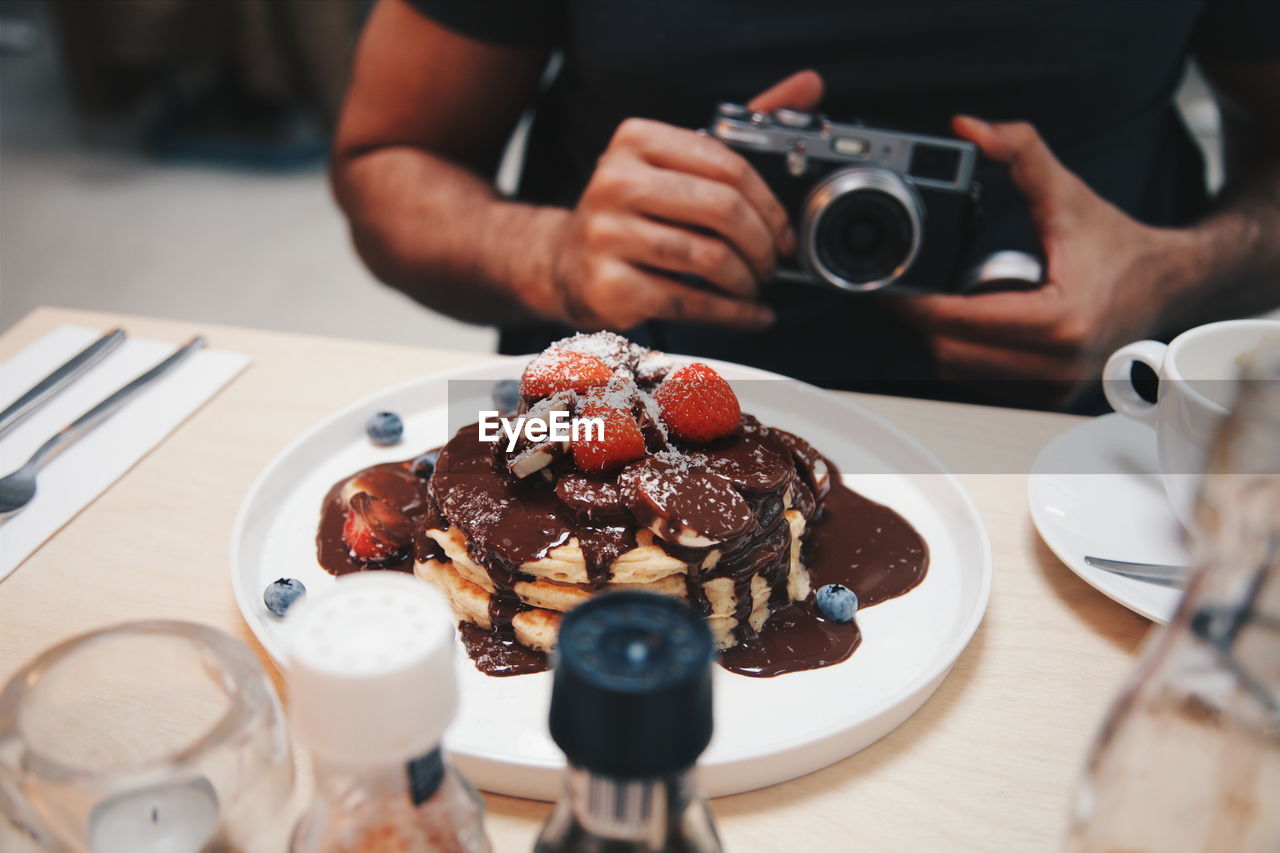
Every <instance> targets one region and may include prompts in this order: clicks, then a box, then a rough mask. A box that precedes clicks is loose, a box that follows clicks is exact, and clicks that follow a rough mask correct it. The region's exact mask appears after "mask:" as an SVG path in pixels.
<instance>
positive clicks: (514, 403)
mask: <svg viewBox="0 0 1280 853" xmlns="http://www.w3.org/2000/svg"><path fill="white" fill-rule="evenodd" d="M489 396H490V397H492V398H493V404H494V405H495V406H497V407H498V411H499V412H514V411H515V410H516V409H518V408H520V383H519V382H517V381H515V380H514V379H504V380H502V381H501V382H498V383H496V384H495V385H494V386H493V390H492V391H490V392H489Z"/></svg>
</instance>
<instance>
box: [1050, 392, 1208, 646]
mask: <svg viewBox="0 0 1280 853" xmlns="http://www.w3.org/2000/svg"><path fill="white" fill-rule="evenodd" d="M1027 500H1028V501H1029V503H1030V504H1031V518H1032V520H1033V521H1034V522H1035V525H1036V530H1038V531H1040V536H1041V537H1042V538H1043V539H1044V541H1045V544H1046V545H1048V546H1049V549H1050V550H1052V551H1053V553H1055V554H1057V555H1058V559H1060V560H1062V562H1064V563H1066V564H1067V567H1068V568H1070V569H1071V571H1073V572H1075V573H1076V574H1077V575H1079V576H1080V577H1081V578H1083V579H1084V580H1085V582H1086V583H1088V584H1089V585H1090V586H1092V587H1094V588H1095V589H1097V590H1098V591H1100V592H1102V593H1103V594H1104V595H1107V596H1108V597H1110V598H1113V599H1115V600H1116V601H1118V602H1120V603H1121V604H1123V605H1124V606H1125V607H1127V608H1129V609H1130V610H1132V611H1134V612H1135V613H1140V614H1142V615H1143V616H1145V617H1147V618H1148V619H1152V620H1154V621H1156V622H1159V623H1161V624H1164V623H1165V622H1168V621H1169V619H1170V618H1171V617H1172V616H1173V611H1174V610H1175V609H1176V608H1177V606H1178V599H1180V598H1181V597H1182V591H1181V590H1179V589H1174V588H1172V587H1167V586H1161V585H1159V584H1155V583H1150V582H1148V581H1140V580H1135V579H1133V578H1126V577H1123V576H1121V575H1117V574H1115V573H1114V572H1108V571H1106V570H1105V569H1096V568H1094V567H1093V566H1090V565H1089V564H1088V563H1086V562H1085V561H1084V558H1085V555H1089V556H1093V557H1105V558H1108V559H1112V560H1129V561H1132V562H1135V563H1164V564H1168V565H1186V564H1187V563H1188V562H1190V559H1191V557H1190V554H1189V553H1188V551H1187V546H1186V544H1185V542H1184V539H1183V531H1182V525H1181V524H1179V522H1178V519H1177V516H1175V515H1174V514H1173V509H1172V508H1171V507H1170V506H1169V499H1168V498H1167V497H1166V496H1165V493H1164V485H1163V483H1162V482H1161V479H1160V467H1159V463H1158V462H1157V461H1156V436H1155V433H1154V432H1153V431H1152V430H1151V428H1150V427H1147V426H1144V425H1142V424H1139V423H1135V422H1134V421H1131V420H1129V419H1128V418H1126V417H1124V416H1123V415H1118V414H1110V415H1103V416H1102V417H1099V418H1094V419H1093V420H1091V421H1086V422H1085V423H1082V424H1080V425H1079V426H1075V427H1072V428H1071V429H1069V430H1067V431H1066V432H1064V433H1063V434H1062V435H1060V436H1058V437H1057V438H1055V439H1054V440H1053V441H1051V442H1049V443H1048V444H1047V445H1046V446H1045V448H1044V450H1042V451H1040V455H1039V456H1037V457H1036V461H1035V464H1033V465H1032V466H1031V476H1030V477H1029V478H1028V482H1027Z"/></svg>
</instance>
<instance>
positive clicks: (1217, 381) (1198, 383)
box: [1102, 320, 1280, 534]
mask: <svg viewBox="0 0 1280 853" xmlns="http://www.w3.org/2000/svg"><path fill="white" fill-rule="evenodd" d="M1275 338H1280V321H1277V320H1227V321H1224V322H1221V323H1209V324H1207V325H1204V326H1197V327H1196V328H1194V329H1188V330H1187V331H1185V332H1183V333H1182V334H1181V335H1178V337H1176V338H1174V339H1173V340H1172V341H1171V342H1170V343H1169V344H1167V345H1166V344H1162V343H1160V342H1159V341H1137V342H1135V343H1132V344H1128V345H1127V346H1123V347H1121V348H1120V349H1118V350H1116V351H1115V352H1114V353H1112V355H1111V358H1109V359H1107V364H1106V367H1104V368H1103V369H1102V390H1103V392H1104V393H1105V394H1106V395H1107V402H1109V403H1110V404H1111V407H1112V408H1114V409H1115V410H1116V411H1117V412H1119V413H1120V414H1122V415H1125V416H1126V417H1129V418H1132V419H1133V420H1135V421H1139V422H1140V423H1144V424H1146V425H1147V426H1149V427H1151V428H1152V429H1154V430H1155V434H1156V436H1155V437H1156V451H1157V454H1158V457H1159V460H1160V472H1161V475H1162V477H1163V479H1164V490H1165V494H1167V495H1168V496H1169V503H1170V504H1172V506H1173V511H1174V513H1176V514H1177V516H1178V519H1179V520H1180V521H1181V522H1182V524H1183V526H1184V527H1186V528H1187V530H1188V531H1189V532H1191V533H1192V534H1194V533H1195V525H1194V523H1193V521H1192V518H1193V509H1194V506H1195V499H1196V491H1197V489H1198V488H1199V486H1200V478H1201V474H1202V473H1203V471H1204V466H1205V462H1206V454H1207V452H1208V449H1209V442H1210V441H1211V440H1212V438H1213V435H1214V433H1215V432H1216V431H1217V428H1218V425H1219V423H1220V422H1221V420H1222V419H1223V418H1224V417H1225V416H1226V415H1227V413H1228V412H1229V411H1230V410H1231V407H1232V405H1234V402H1235V390H1236V383H1235V380H1236V377H1237V374H1238V373H1239V368H1240V365H1239V362H1240V357H1241V356H1243V355H1244V354H1245V353H1248V352H1250V351H1251V350H1253V349H1254V348H1256V347H1257V346H1258V345H1259V344H1261V343H1262V342H1263V341H1266V340H1271V339H1275ZM1135 361H1140V362H1142V363H1143V364H1145V365H1147V367H1150V368H1151V369H1152V370H1154V371H1155V373H1156V375H1157V376H1159V377H1160V384H1159V390H1158V391H1157V393H1156V402H1155V403H1148V402H1147V401H1146V400H1144V399H1142V397H1140V396H1139V395H1138V392H1137V391H1136V390H1135V389H1134V387H1133V382H1132V381H1131V380H1130V371H1131V370H1132V368H1133V363H1134V362H1135Z"/></svg>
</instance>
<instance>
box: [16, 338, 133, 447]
mask: <svg viewBox="0 0 1280 853" xmlns="http://www.w3.org/2000/svg"><path fill="white" fill-rule="evenodd" d="M126 337H128V336H127V335H126V334H125V333H124V330H123V329H112V330H111V331H109V332H107V333H106V334H105V335H103V336H102V337H100V338H98V339H97V340H96V341H94V342H93V343H91V344H89V346H87V347H85V348H84V349H83V350H81V351H80V352H79V353H77V354H76V355H74V356H72V357H71V358H70V359H69V360H67V361H66V362H64V363H63V365H62V366H61V367H59V368H58V369H57V370H55V371H53V373H50V374H49V375H48V376H46V377H45V378H44V379H41V380H40V381H39V382H37V383H36V384H35V385H34V386H33V387H32V388H31V389H30V390H28V391H27V393H25V394H23V395H22V396H21V397H19V398H18V399H17V400H16V401H15V402H14V403H13V405H11V406H9V408H7V409H5V410H4V411H3V412H0V437H3V436H4V434H5V433H7V432H8V431H9V430H11V429H13V428H14V427H15V426H17V425H18V424H19V423H21V422H22V421H23V420H25V419H26V418H27V417H28V416H29V415H31V414H32V413H34V412H35V411H36V410H37V409H39V408H40V407H41V406H43V405H44V404H45V403H47V402H49V401H50V400H51V399H53V398H54V396H56V395H57V394H58V392H59V391H61V390H62V389H64V388H66V387H67V386H68V385H70V384H71V383H72V382H74V381H76V380H77V379H79V378H80V377H81V376H83V375H84V374H85V373H86V372H87V371H88V370H89V369H90V368H91V367H93V366H94V365H95V364H97V363H98V362H100V361H102V360H103V359H104V358H106V357H107V356H108V355H110V354H111V353H113V352H115V350H116V348H117V347H119V346H120V344H122V343H124V339H125V338H126Z"/></svg>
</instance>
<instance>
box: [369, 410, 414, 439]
mask: <svg viewBox="0 0 1280 853" xmlns="http://www.w3.org/2000/svg"><path fill="white" fill-rule="evenodd" d="M364 429H365V432H367V433H369V440H370V441H372V442H373V443H374V444H380V445H382V446H383V447H388V446H390V445H392V444H395V443H396V442H398V441H399V440H400V436H402V435H404V421H402V420H400V416H399V415H397V414H396V413H395V412H378V413H377V414H376V415H374V416H373V417H371V418H369V422H368V423H367V424H365V425H364Z"/></svg>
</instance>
